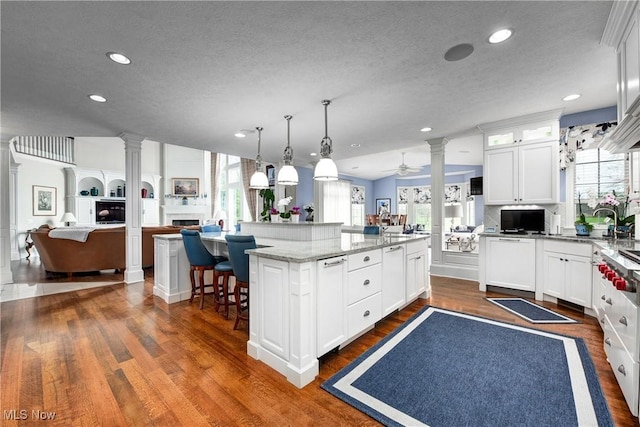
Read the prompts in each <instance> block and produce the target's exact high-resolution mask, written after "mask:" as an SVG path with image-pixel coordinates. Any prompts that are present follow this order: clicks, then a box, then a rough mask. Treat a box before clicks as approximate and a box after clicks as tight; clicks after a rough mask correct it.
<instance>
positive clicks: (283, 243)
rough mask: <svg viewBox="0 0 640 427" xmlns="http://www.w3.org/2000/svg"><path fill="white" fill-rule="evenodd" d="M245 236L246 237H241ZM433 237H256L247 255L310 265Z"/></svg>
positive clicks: (208, 237)
mask: <svg viewBox="0 0 640 427" xmlns="http://www.w3.org/2000/svg"><path fill="white" fill-rule="evenodd" d="M226 234H235V233H233V232H222V233H220V232H213V233H201V237H202V240H203V241H213V242H222V243H226V240H225V238H224V236H225V235H226ZM239 234H242V233H239ZM153 237H154V238H156V239H162V240H181V239H182V236H181V235H180V234H158V235H154V236H153ZM429 237H430V236H427V235H420V234H383V235H370V234H357V233H342V234H341V237H340V238H339V239H326V240H315V241H310V242H309V241H292V240H285V239H268V238H260V237H256V245H257V246H258V248H257V249H251V250H248V251H247V253H249V254H255V255H259V256H263V257H265V258H271V259H277V260H281V261H294V262H308V261H317V260H321V259H327V258H333V257H336V256H340V255H349V254H353V253H358V252H364V251H367V250H371V249H375V248H382V247H386V246H393V245H397V244H399V243H405V242H410V241H414V240H425V239H427V238H429Z"/></svg>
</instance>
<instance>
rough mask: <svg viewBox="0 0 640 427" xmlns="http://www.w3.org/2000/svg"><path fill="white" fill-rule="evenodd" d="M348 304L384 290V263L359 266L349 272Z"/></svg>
mask: <svg viewBox="0 0 640 427" xmlns="http://www.w3.org/2000/svg"><path fill="white" fill-rule="evenodd" d="M347 277H348V281H347V283H348V284H347V305H350V304H353V303H354V302H357V301H360V300H361V299H363V298H366V297H368V296H371V295H373V294H375V293H376V292H380V291H381V290H382V264H380V263H378V264H374V265H371V266H369V267H365V268H359V269H357V270H354V271H350V272H349V273H348V274H347Z"/></svg>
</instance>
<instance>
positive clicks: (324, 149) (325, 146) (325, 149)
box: [320, 99, 333, 159]
mask: <svg viewBox="0 0 640 427" xmlns="http://www.w3.org/2000/svg"><path fill="white" fill-rule="evenodd" d="M329 104H331V101H329V100H328V99H325V100H324V101H322V105H324V138H322V142H321V143H320V156H321V157H322V158H323V159H327V158H331V153H332V152H333V147H332V141H331V138H329V118H328V117H329V116H328V113H327V109H328V106H329Z"/></svg>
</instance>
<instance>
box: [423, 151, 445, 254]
mask: <svg viewBox="0 0 640 427" xmlns="http://www.w3.org/2000/svg"><path fill="white" fill-rule="evenodd" d="M447 142H448V140H447V139H446V138H438V139H434V140H428V141H427V143H428V144H429V146H430V147H431V264H432V265H442V264H443V256H442V239H443V236H442V228H443V227H442V223H443V221H444V146H445V145H446V144H447Z"/></svg>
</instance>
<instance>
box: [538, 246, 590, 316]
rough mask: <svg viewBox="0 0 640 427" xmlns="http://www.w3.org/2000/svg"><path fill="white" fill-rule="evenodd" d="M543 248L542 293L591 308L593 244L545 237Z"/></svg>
mask: <svg viewBox="0 0 640 427" xmlns="http://www.w3.org/2000/svg"><path fill="white" fill-rule="evenodd" d="M543 248H544V249H543V278H542V279H543V281H542V286H543V293H545V294H547V295H550V296H553V297H555V298H560V299H563V300H565V301H569V302H572V303H574V304H578V305H581V306H583V307H587V308H591V306H592V301H593V300H592V293H593V291H592V283H593V277H592V276H593V271H592V265H591V252H592V246H591V245H590V244H583V243H570V242H560V241H554V240H546V241H545V242H544V245H543Z"/></svg>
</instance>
